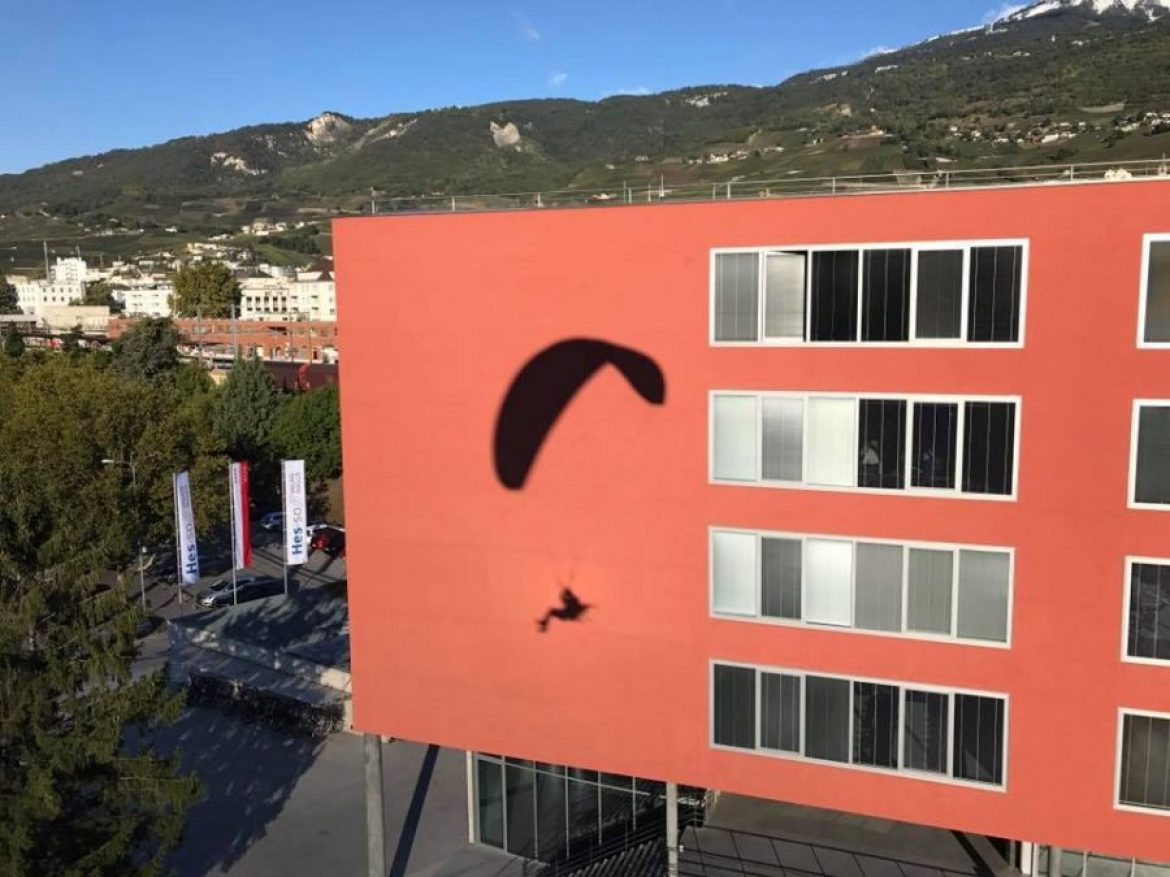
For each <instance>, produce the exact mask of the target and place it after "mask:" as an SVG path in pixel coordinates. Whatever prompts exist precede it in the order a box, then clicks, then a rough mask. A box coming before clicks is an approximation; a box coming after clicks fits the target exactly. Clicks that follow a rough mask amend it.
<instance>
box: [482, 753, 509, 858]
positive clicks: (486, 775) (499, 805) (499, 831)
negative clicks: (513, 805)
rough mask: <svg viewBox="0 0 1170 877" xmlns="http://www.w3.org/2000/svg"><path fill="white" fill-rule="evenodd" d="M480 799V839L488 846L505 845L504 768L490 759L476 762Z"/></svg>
mask: <svg viewBox="0 0 1170 877" xmlns="http://www.w3.org/2000/svg"><path fill="white" fill-rule="evenodd" d="M476 770H477V774H478V780H479V782H478V784H477V785H476V793H477V799H478V801H479V840H480V842H481V843H485V844H487V845H488V846H493V847H501V848H502V847H503V846H504V768H503V766H502V765H499V764H493V763H492V762H490V761H483V760H482V759H481V760H478V761H477V762H476Z"/></svg>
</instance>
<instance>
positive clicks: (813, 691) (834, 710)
mask: <svg viewBox="0 0 1170 877" xmlns="http://www.w3.org/2000/svg"><path fill="white" fill-rule="evenodd" d="M804 754H805V755H807V756H808V757H809V758H824V759H827V760H829V761H848V760H849V681H848V680H846V679H826V678H825V677H823V676H806V677H805V680H804Z"/></svg>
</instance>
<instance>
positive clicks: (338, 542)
mask: <svg viewBox="0 0 1170 877" xmlns="http://www.w3.org/2000/svg"><path fill="white" fill-rule="evenodd" d="M309 551H310V552H313V551H324V552H325V553H326V554H328V555H329V556H330V557H345V530H343V529H341V527H321V528H319V529H318V530H317V531H316V532H314V533H313V537H312V538H311V539H310V540H309Z"/></svg>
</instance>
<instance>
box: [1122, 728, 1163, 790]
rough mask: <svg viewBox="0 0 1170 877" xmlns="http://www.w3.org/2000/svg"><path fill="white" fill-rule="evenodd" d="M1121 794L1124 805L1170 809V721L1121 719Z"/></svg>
mask: <svg viewBox="0 0 1170 877" xmlns="http://www.w3.org/2000/svg"><path fill="white" fill-rule="evenodd" d="M1119 792H1120V794H1119V800H1120V802H1121V803H1122V804H1131V805H1134V806H1137V807H1152V808H1155V809H1158V810H1167V809H1170V719H1164V718H1159V717H1155V716H1133V715H1127V716H1124V717H1123V718H1122V724H1121V783H1120V788H1119Z"/></svg>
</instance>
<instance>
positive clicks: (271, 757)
mask: <svg viewBox="0 0 1170 877" xmlns="http://www.w3.org/2000/svg"><path fill="white" fill-rule="evenodd" d="M153 743H154V746H155V748H156V749H157V750H158V751H159V752H171V751H175V750H178V751H179V753H180V754H181V759H182V765H183V769H184V770H186V771H193V772H194V773H195V774H197V775H198V777H199V779H200V780H201V781H202V782H203V787H204V798H203V800H202V801H201V802H200V803H199V804H197V805H196V806H195V807H193V808H192V809H191V811H190V813H189V814H188V816H187V826H186V830H185V833H184V841H183V844H182V846H181V847H180V848H179V849H178V850H177V851H176V852H175V853H174V854H173V855H172V856H171V858H170V861H169V863H168V864H169V866H170V867H172V868H174V869H175V871H176V872H177V873H178V874H180V875H182V877H195V875H204V874H207V873H209V872H212V871H214V870H217V869H223V870H227V869H228V868H229V867H230V866H231V865H233V864H234V863H235V862H237V861H238V860H239V859H240V857H241V856H243V855H244V853H245V852H247V850H248V848H249V847H250V846H251V845H252V844H253V843H255V842H256V841H257V840H259V839H260V838H262V837H264V835H265V834H266V833H267V830H268V825H269V823H271V822H272V821H273V820H274V819H275V818H276V817H277V816H278V815H279V814H280V812H281V810H282V809H283V808H284V805H285V802H286V801H287V799H288V797H289V795H290V794H291V793H292V790H293V788H294V787H295V786H296V784H297V781H298V780H299V778H300V777H301V776H302V775H303V774H304V773H305V771H307V770H308V769H309V767H310V766H311V765H312V764H313V762H314V761H315V760H316V758H317V756H318V754H319V753H320V750H321V747H322V745H323V744H322V743H321V742H320V741H316V740H310V739H307V738H297V737H290V736H287V735H283V734H279V733H277V732H274V731H271V730H269V729H268V728H266V727H264V726H263V725H259V724H254V723H253V724H247V723H244V722H242V721H240V719H239V718H238V717H235V716H229V715H225V714H223V713H220V712H218V711H216V710H213V709H206V708H192V709H188V710H187V711H186V712H185V713H184V714H183V716H182V717H181V718H180V719H179V721H178V722H176V723H175V724H174V725H172V726H171V727H169V728H166V729H165V730H163V731H160V732H159V733H158V734H157V735H156V736H155V737H154V739H153Z"/></svg>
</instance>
